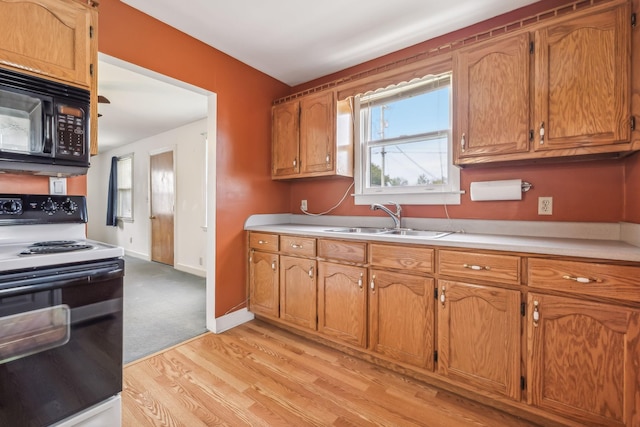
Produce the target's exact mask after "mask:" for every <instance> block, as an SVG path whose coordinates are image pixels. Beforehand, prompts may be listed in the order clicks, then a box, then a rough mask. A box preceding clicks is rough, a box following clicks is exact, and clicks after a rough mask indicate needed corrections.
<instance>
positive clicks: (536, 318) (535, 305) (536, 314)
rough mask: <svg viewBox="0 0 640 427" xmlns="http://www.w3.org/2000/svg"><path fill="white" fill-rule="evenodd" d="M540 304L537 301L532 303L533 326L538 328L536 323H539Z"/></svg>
mask: <svg viewBox="0 0 640 427" xmlns="http://www.w3.org/2000/svg"><path fill="white" fill-rule="evenodd" d="M539 306H540V303H539V302H538V301H534V302H533V326H534V327H536V328H537V327H538V322H539V321H540V311H539Z"/></svg>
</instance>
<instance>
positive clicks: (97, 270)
mask: <svg viewBox="0 0 640 427" xmlns="http://www.w3.org/2000/svg"><path fill="white" fill-rule="evenodd" d="M123 275H124V261H123V260H121V259H116V260H108V261H94V262H89V263H83V264H75V265H66V266H57V267H53V268H51V267H49V268H40V269H36V270H24V271H18V272H10V273H0V425H2V426H5V425H6V426H34V427H35V426H48V425H50V424H53V423H55V422H57V421H60V420H63V419H65V418H67V417H69V416H71V415H74V414H76V413H78V412H80V411H82V410H84V409H86V408H89V407H91V406H93V405H95V404H97V403H100V402H103V401H105V400H106V399H109V398H110V397H112V396H114V395H117V394H118V393H120V391H121V390H122V329H123V324H122V295H123Z"/></svg>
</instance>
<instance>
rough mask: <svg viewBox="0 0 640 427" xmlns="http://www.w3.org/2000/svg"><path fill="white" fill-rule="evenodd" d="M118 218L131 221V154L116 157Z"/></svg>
mask: <svg viewBox="0 0 640 427" xmlns="http://www.w3.org/2000/svg"><path fill="white" fill-rule="evenodd" d="M117 216H118V219H122V220H124V221H133V154H128V155H126V156H121V157H118V214H117Z"/></svg>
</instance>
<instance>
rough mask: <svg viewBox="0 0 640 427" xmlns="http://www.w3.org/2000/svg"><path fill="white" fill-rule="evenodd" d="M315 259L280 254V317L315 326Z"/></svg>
mask: <svg viewBox="0 0 640 427" xmlns="http://www.w3.org/2000/svg"><path fill="white" fill-rule="evenodd" d="M316 303H317V290H316V261H315V260H312V259H305V258H296V257H291V256H286V255H282V256H280V318H281V319H283V320H286V321H288V322H291V323H294V324H296V325H299V326H304V327H305V328H309V329H313V330H316V328H317V305H316Z"/></svg>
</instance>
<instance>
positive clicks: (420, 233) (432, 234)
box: [385, 229, 451, 239]
mask: <svg viewBox="0 0 640 427" xmlns="http://www.w3.org/2000/svg"><path fill="white" fill-rule="evenodd" d="M385 234H394V235H397V236H416V237H424V238H426V239H438V238H440V237H444V236H446V235H449V234H451V232H450V231H431V230H409V229H400V230H389V231H387V232H386V233H385Z"/></svg>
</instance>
